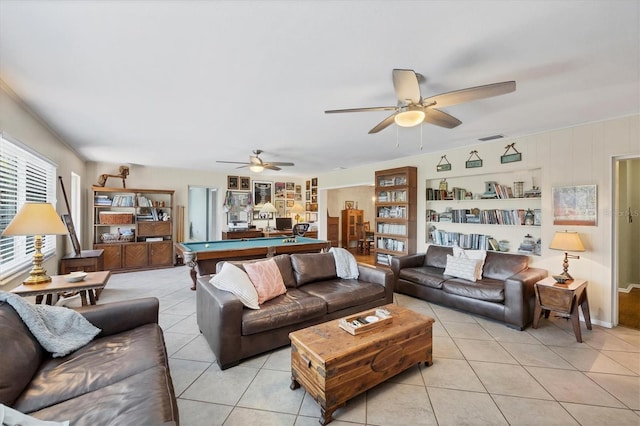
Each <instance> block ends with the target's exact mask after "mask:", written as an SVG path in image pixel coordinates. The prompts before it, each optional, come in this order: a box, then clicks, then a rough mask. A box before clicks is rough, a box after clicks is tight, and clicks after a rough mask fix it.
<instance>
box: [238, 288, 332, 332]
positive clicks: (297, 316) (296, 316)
mask: <svg viewBox="0 0 640 426" xmlns="http://www.w3.org/2000/svg"><path fill="white" fill-rule="evenodd" d="M326 313H327V305H326V303H325V302H324V301H323V300H322V299H320V298H318V297H313V296H310V295H309V294H307V293H305V292H303V291H301V290H299V289H295V288H292V289H289V290H287V292H286V293H285V294H283V295H281V296H278V297H276V298H275V299H271V300H269V301H268V302H266V303H264V304H263V305H262V306H261V309H260V310H259V311H250V310H247V309H245V310H244V312H243V313H242V335H244V336H247V335H250V334H255V333H261V332H264V331H271V330H274V329H277V328H280V327H285V326H288V325H292V324H298V323H301V322H305V321H308V320H312V319H315V318H320V317H322V316H323V315H325V314H326Z"/></svg>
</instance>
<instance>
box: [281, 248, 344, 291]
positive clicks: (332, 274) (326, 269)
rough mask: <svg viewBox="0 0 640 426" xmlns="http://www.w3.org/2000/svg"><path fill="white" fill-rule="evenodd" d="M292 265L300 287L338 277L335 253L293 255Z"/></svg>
mask: <svg viewBox="0 0 640 426" xmlns="http://www.w3.org/2000/svg"><path fill="white" fill-rule="evenodd" d="M291 265H292V266H293V272H294V275H295V277H296V282H297V283H298V287H300V286H301V285H304V284H307V283H312V282H314V281H324V280H329V279H332V278H336V277H337V273H336V262H335V259H334V258H333V253H296V254H292V255H291Z"/></svg>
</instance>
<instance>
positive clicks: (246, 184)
mask: <svg viewBox="0 0 640 426" xmlns="http://www.w3.org/2000/svg"><path fill="white" fill-rule="evenodd" d="M240 189H241V190H243V191H251V178H249V177H248V176H240Z"/></svg>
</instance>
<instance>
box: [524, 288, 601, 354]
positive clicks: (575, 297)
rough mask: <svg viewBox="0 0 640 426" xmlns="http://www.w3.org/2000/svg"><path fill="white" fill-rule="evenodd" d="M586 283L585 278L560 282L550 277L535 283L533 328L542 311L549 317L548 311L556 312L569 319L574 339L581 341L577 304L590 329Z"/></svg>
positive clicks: (535, 326) (536, 326)
mask: <svg viewBox="0 0 640 426" xmlns="http://www.w3.org/2000/svg"><path fill="white" fill-rule="evenodd" d="M587 284H589V282H588V281H585V280H570V281H567V282H566V283H565V284H560V283H557V282H556V280H554V279H553V278H552V277H547V278H545V279H543V280H541V281H538V282H537V283H536V284H535V293H536V305H535V309H534V313H533V328H538V321H539V320H540V316H541V314H542V312H543V311H544V317H545V318H549V311H554V312H558V313H560V314H562V315H564V316H567V317H568V318H570V319H571V324H572V325H573V332H574V333H575V335H576V340H577V341H578V342H580V343H582V333H581V332H580V315H579V314H578V306H580V307H581V308H582V315H583V316H584V322H585V324H586V325H587V329H589V330H591V315H590V313H589V299H588V298H587Z"/></svg>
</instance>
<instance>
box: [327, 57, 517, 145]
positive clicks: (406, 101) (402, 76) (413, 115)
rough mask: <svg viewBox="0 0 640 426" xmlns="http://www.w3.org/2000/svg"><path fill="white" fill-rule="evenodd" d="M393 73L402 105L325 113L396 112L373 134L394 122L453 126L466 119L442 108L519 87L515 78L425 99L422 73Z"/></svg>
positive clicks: (396, 90) (377, 126)
mask: <svg viewBox="0 0 640 426" xmlns="http://www.w3.org/2000/svg"><path fill="white" fill-rule="evenodd" d="M392 76H393V87H394V89H395V92H396V97H397V98H398V104H397V105H396V106H383V107H368V108H350V109H333V110H327V111H325V113H326V114H333V113H342V112H367V111H393V113H392V114H391V115H390V116H388V117H387V118H385V119H384V120H382V121H381V122H380V123H378V124H377V125H376V126H375V127H374V128H373V129H371V130H369V133H378V132H379V131H381V130H383V129H385V128H387V127H389V126H390V125H391V124H393V123H394V122H395V123H396V124H397V125H398V126H402V127H412V126H416V125H418V124H420V123H423V122H424V123H430V124H435V125H436V126H441V127H446V128H448V129H452V128H454V127H456V126H459V125H460V124H462V121H460V120H458V119H457V118H455V117H453V116H452V115H449V114H447V113H446V112H444V111H441V110H439V109H438V108H442V107H447V106H450V105H456V104H461V103H464V102H471V101H475V100H477V99H483V98H490V97H493V96H499V95H504V94H507V93H511V92H513V91H515V90H516V82H515V81H504V82H502V83H494V84H486V85H484V86H476V87H469V88H467V89H461V90H454V91H453V92H447V93H442V94H440V95H435V96H430V97H428V98H424V99H423V98H422V95H421V94H420V85H419V84H418V74H416V73H415V71H413V70H405V69H394V70H393V74H392Z"/></svg>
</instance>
